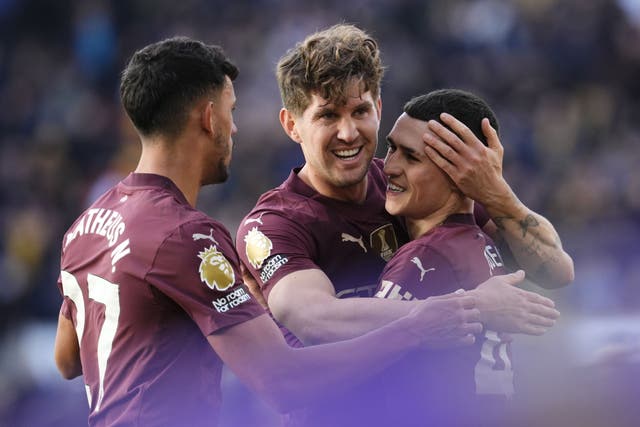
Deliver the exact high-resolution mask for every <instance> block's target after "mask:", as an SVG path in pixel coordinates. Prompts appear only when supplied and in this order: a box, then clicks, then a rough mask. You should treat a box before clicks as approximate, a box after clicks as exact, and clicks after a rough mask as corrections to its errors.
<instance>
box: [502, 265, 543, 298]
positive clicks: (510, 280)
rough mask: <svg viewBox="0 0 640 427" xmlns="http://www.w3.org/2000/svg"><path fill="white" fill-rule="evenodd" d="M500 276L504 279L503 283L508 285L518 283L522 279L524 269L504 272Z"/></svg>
mask: <svg viewBox="0 0 640 427" xmlns="http://www.w3.org/2000/svg"><path fill="white" fill-rule="evenodd" d="M501 277H502V278H503V279H504V281H505V283H507V284H508V285H517V284H518V283H520V282H522V281H523V280H524V270H518V271H516V272H514V273H510V274H505V275H503V276H501ZM531 293H533V292H531ZM536 295H537V294H536ZM543 298H544V297H543Z"/></svg>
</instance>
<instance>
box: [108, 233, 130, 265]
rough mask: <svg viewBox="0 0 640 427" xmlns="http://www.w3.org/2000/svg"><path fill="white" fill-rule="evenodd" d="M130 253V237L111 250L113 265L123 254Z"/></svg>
mask: <svg viewBox="0 0 640 427" xmlns="http://www.w3.org/2000/svg"><path fill="white" fill-rule="evenodd" d="M130 253H131V249H130V248H129V239H127V240H125V241H124V242H122V243H120V244H119V245H118V246H116V248H115V249H114V250H113V251H111V265H113V266H115V265H116V263H117V262H118V261H120V259H121V258H122V257H123V256H125V255H129V254H130Z"/></svg>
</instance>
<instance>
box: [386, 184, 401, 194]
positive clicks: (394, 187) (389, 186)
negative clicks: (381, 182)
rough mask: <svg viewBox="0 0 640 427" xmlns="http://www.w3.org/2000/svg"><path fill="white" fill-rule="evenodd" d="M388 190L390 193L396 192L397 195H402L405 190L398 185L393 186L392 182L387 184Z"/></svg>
mask: <svg viewBox="0 0 640 427" xmlns="http://www.w3.org/2000/svg"><path fill="white" fill-rule="evenodd" d="M387 190H389V191H393V192H395V193H401V192H403V191H404V188H402V187H399V186H397V185H395V184H392V183H390V182H389V183H388V184H387Z"/></svg>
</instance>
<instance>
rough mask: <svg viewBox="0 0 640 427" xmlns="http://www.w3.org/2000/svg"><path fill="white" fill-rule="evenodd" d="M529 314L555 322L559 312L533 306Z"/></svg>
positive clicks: (541, 306)
mask: <svg viewBox="0 0 640 427" xmlns="http://www.w3.org/2000/svg"><path fill="white" fill-rule="evenodd" d="M531 312H532V314H535V315H537V316H543V317H546V318H547V319H552V320H557V319H558V318H560V312H559V311H558V310H556V309H555V308H551V307H547V306H544V305H535V306H534V307H533V308H532V309H531Z"/></svg>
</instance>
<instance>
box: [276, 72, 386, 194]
mask: <svg viewBox="0 0 640 427" xmlns="http://www.w3.org/2000/svg"><path fill="white" fill-rule="evenodd" d="M347 93H348V97H347V100H346V104H344V105H342V104H334V103H332V102H331V101H330V100H327V99H323V98H321V97H320V96H319V95H317V94H315V93H313V94H312V95H311V100H310V103H309V106H308V107H307V108H306V110H304V112H303V113H302V115H300V116H297V117H296V116H294V115H293V114H292V113H290V112H288V111H286V110H283V113H281V121H282V122H283V126H284V128H285V131H287V134H289V136H290V137H291V138H292V139H293V140H294V141H296V142H298V143H299V144H300V146H301V147H302V152H303V154H304V158H305V162H306V163H305V166H304V168H303V170H302V171H301V173H300V176H301V178H302V179H303V180H305V181H307V183H308V184H310V185H311V186H312V187H314V188H315V189H316V191H318V192H319V193H321V194H323V195H325V196H327V197H333V198H336V199H353V198H354V195H355V194H361V193H362V191H364V190H366V181H365V176H366V174H367V170H368V169H369V165H370V164H371V160H372V159H373V156H374V154H375V151H376V146H377V140H378V128H379V126H380V106H381V104H380V100H379V99H374V98H373V96H372V94H371V92H369V91H367V92H362V89H361V85H360V84H359V82H358V81H357V80H354V81H353V83H352V84H351V85H350V87H349V90H348V92H347ZM283 115H284V117H283ZM356 198H357V197H356Z"/></svg>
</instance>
